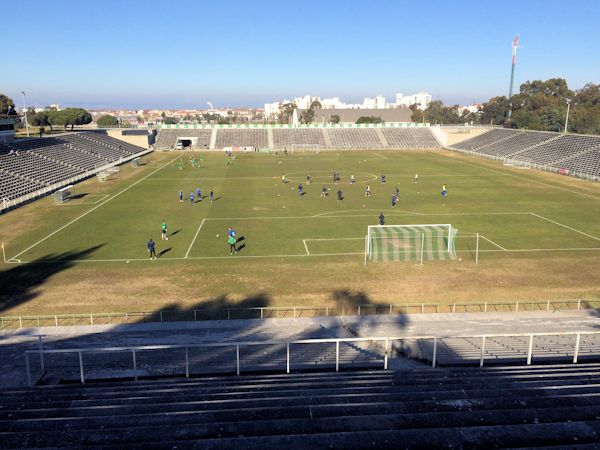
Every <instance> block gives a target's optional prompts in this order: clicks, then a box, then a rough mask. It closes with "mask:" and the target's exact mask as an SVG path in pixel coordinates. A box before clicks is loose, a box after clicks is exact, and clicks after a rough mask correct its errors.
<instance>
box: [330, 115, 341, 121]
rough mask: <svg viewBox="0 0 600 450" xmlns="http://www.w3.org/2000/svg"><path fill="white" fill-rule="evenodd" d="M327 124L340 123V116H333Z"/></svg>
mask: <svg viewBox="0 0 600 450" xmlns="http://www.w3.org/2000/svg"><path fill="white" fill-rule="evenodd" d="M329 122H331V123H340V116H339V115H338V114H333V115H332V116H331V117H330V118H329Z"/></svg>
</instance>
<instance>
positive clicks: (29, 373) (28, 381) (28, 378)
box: [25, 352, 33, 387]
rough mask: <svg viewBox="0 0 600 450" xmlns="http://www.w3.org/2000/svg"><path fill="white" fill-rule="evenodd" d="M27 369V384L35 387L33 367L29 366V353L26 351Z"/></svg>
mask: <svg viewBox="0 0 600 450" xmlns="http://www.w3.org/2000/svg"><path fill="white" fill-rule="evenodd" d="M25 370H26V371H27V384H28V385H29V387H33V381H31V369H30V368H29V353H27V352H25Z"/></svg>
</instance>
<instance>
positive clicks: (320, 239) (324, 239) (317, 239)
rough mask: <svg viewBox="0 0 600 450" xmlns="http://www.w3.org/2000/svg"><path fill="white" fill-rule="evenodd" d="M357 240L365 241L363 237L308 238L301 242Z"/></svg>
mask: <svg viewBox="0 0 600 450" xmlns="http://www.w3.org/2000/svg"><path fill="white" fill-rule="evenodd" d="M357 240H363V241H364V240H365V238H364V237H351V238H308V239H303V241H357Z"/></svg>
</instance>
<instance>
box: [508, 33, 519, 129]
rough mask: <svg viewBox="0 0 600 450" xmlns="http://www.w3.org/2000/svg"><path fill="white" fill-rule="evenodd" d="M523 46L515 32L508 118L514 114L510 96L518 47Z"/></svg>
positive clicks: (509, 96) (510, 94)
mask: <svg viewBox="0 0 600 450" xmlns="http://www.w3.org/2000/svg"><path fill="white" fill-rule="evenodd" d="M519 47H521V45H519V36H517V35H516V34H515V38H514V39H513V43H512V66H511V69H510V88H509V89H508V101H509V106H508V118H509V119H510V116H511V115H512V102H511V101H510V98H511V97H512V94H513V86H514V84H515V66H516V65H517V48H519Z"/></svg>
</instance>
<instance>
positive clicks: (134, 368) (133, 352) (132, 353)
mask: <svg viewBox="0 0 600 450" xmlns="http://www.w3.org/2000/svg"><path fill="white" fill-rule="evenodd" d="M131 357H132V358H133V379H134V380H135V381H137V380H138V376H137V361H136V359H135V348H132V349H131Z"/></svg>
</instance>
